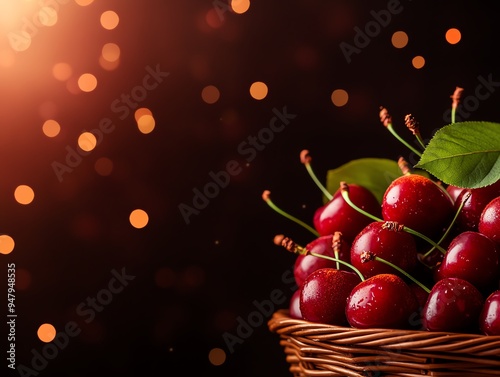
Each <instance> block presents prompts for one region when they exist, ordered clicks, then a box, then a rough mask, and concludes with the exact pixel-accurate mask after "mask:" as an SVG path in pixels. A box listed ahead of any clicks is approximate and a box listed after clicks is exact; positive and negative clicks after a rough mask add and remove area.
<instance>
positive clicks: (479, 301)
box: [422, 278, 484, 333]
mask: <svg viewBox="0 0 500 377" xmlns="http://www.w3.org/2000/svg"><path fill="white" fill-rule="evenodd" d="M483 303H484V298H483V295H482V294H481V292H479V290H478V289H477V288H476V287H475V286H474V285H472V284H471V283H469V282H468V281H467V280H464V279H460V278H444V279H441V280H439V281H438V282H436V284H434V286H433V287H432V289H431V292H430V293H429V297H428V298H427V302H426V303H425V306H424V308H423V310H422V322H423V327H424V328H425V329H426V330H428V331H447V332H464V333H465V332H473V333H476V332H478V331H479V314H480V313H481V310H482V308H483Z"/></svg>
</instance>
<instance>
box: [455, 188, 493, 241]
mask: <svg viewBox="0 0 500 377" xmlns="http://www.w3.org/2000/svg"><path fill="white" fill-rule="evenodd" d="M466 195H470V196H469V197H468V198H465V196H466ZM498 196H500V180H499V181H497V182H496V183H494V184H492V185H489V186H485V187H479V188H475V189H464V190H463V191H462V192H461V193H460V195H459V196H458V198H457V200H456V201H455V209H456V210H457V209H458V207H459V205H460V203H462V201H464V200H465V201H464V205H463V207H462V210H461V211H460V213H459V214H458V217H457V221H456V228H457V230H458V231H459V232H463V231H466V230H474V231H477V230H478V226H479V219H480V217H481V214H482V212H483V210H484V208H485V207H486V205H487V204H488V203H489V202H491V201H492V200H493V199H495V198H496V197H498ZM464 198H465V199H464Z"/></svg>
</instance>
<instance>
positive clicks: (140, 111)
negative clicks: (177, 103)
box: [134, 107, 153, 122]
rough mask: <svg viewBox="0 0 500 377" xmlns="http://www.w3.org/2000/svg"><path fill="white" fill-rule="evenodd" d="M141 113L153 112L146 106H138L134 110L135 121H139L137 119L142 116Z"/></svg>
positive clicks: (150, 113)
mask: <svg viewBox="0 0 500 377" xmlns="http://www.w3.org/2000/svg"><path fill="white" fill-rule="evenodd" d="M143 115H153V113H152V112H151V110H149V109H148V108H147V107H139V108H138V109H137V110H135V112H134V117H135V121H136V122H139V119H140V118H141V117H142V116H143Z"/></svg>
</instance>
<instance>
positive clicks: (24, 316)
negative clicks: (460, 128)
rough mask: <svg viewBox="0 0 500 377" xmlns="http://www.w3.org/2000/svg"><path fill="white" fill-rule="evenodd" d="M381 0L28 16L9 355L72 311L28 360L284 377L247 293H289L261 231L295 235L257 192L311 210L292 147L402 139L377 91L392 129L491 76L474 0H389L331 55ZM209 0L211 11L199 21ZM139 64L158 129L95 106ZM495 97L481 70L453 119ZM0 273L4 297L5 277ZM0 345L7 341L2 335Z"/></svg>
mask: <svg viewBox="0 0 500 377" xmlns="http://www.w3.org/2000/svg"><path fill="white" fill-rule="evenodd" d="M390 3H391V4H392V2H387V1H372V2H369V3H368V2H360V1H349V2H347V1H325V0H323V1H319V0H307V1H306V0H303V1H302V0H294V1H257V0H254V1H252V2H251V5H250V9H249V10H248V11H247V12H246V13H244V14H241V15H239V14H235V13H233V12H231V11H228V10H227V9H226V8H225V4H227V3H226V1H225V0H221V1H216V2H211V1H187V0H182V1H181V0H176V1H174V0H144V1H127V2H124V1H97V2H95V3H94V4H92V5H90V6H88V7H80V6H77V5H76V4H74V3H73V2H69V3H68V4H64V5H61V7H60V10H59V13H58V16H59V22H58V24H57V25H56V26H55V27H53V28H50V29H49V28H47V29H43V30H40V33H39V34H38V35H37V36H36V38H34V39H33V44H32V46H31V47H30V49H29V50H27V51H25V52H22V53H17V54H16V64H15V65H14V66H13V67H10V68H9V69H6V68H0V80H1V81H0V96H1V97H0V99H1V101H0V117H1V118H0V232H1V233H6V234H8V235H10V236H12V237H13V238H14V240H15V241H16V247H15V249H14V251H13V252H12V253H11V254H8V255H0V259H1V268H0V271H1V272H2V275H3V276H6V273H7V272H6V270H7V264H8V263H15V264H16V266H17V268H18V269H19V270H22V271H23V274H21V273H19V274H18V283H19V285H20V286H21V287H22V289H19V290H18V291H17V294H16V310H17V313H18V319H17V327H16V331H17V333H16V359H17V360H16V362H17V365H20V364H23V365H26V366H28V367H31V363H32V359H33V350H35V351H38V352H42V349H43V347H44V343H42V342H40V341H39V340H38V339H37V336H36V331H37V328H38V326H39V325H40V324H42V323H45V322H48V323H51V324H53V325H54V326H55V327H56V329H57V330H58V331H64V327H65V325H66V324H67V323H68V322H69V321H75V322H76V323H77V324H78V326H79V328H80V330H81V333H80V334H79V335H78V336H76V337H73V338H71V339H70V342H69V344H68V345H67V347H65V348H64V349H63V350H59V351H58V354H57V356H56V357H55V358H54V359H53V360H50V361H49V363H48V365H47V366H46V367H45V368H43V370H41V371H40V376H44V375H45V376H59V375H61V376H62V375H64V376H71V377H79V376H90V375H95V373H97V372H100V373H103V374H109V375H123V376H143V375H146V374H148V373H150V374H152V373H153V372H154V371H157V372H156V373H160V374H161V375H178V374H179V373H181V374H192V373H197V374H202V373H211V374H212V375H218V376H259V377H262V376H288V375H290V374H289V372H288V366H287V364H286V361H285V358H284V354H283V352H282V349H281V347H280V345H279V339H278V337H277V335H276V334H273V333H271V332H270V331H269V330H268V328H267V325H266V322H267V319H268V318H269V317H268V316H267V314H269V313H267V314H266V315H262V316H261V317H259V314H258V313H259V312H258V309H257V306H256V304H255V302H257V303H262V302H264V301H265V300H269V299H270V298H271V296H272V294H273V293H272V292H273V291H275V290H279V291H281V292H283V295H284V296H285V297H287V300H288V298H289V296H290V295H291V292H292V291H291V288H292V286H293V284H292V283H291V282H290V279H286V277H287V276H288V277H289V275H287V272H290V269H291V265H292V263H293V260H294V256H293V255H288V254H286V252H285V251H284V250H282V249H280V248H277V247H276V246H275V245H273V242H272V240H273V237H274V235H275V234H277V233H284V234H287V235H289V236H291V237H293V238H294V239H295V240H296V241H297V242H299V243H301V244H305V243H307V242H309V241H310V240H311V235H310V234H309V233H307V231H305V230H304V229H302V228H300V227H299V226H297V225H296V224H293V223H291V222H289V221H288V220H286V219H284V218H283V217H281V216H279V215H278V214H276V213H275V212H273V211H272V210H271V209H270V208H269V207H268V206H267V205H266V204H265V203H264V202H263V201H262V199H261V194H262V192H263V190H266V189H269V190H271V192H272V198H273V200H274V202H275V203H276V204H277V205H279V206H280V207H281V208H283V209H285V210H287V211H288V212H290V213H292V214H293V215H295V216H297V217H298V218H301V219H302V220H304V221H306V222H309V223H310V222H311V219H312V215H313V213H314V210H315V209H316V208H317V207H318V206H320V205H321V203H322V196H321V192H320V191H319V190H318V188H317V187H316V186H315V185H314V183H313V182H312V180H311V179H310V177H309V176H308V174H307V172H306V170H305V168H304V166H303V165H302V164H301V163H300V161H299V154H300V151H301V150H303V149H309V150H310V151H311V154H312V156H313V167H314V169H315V172H316V174H317V176H318V177H320V178H321V179H323V178H324V177H325V176H326V172H327V171H328V169H332V168H335V167H338V166H340V165H341V164H343V163H345V162H347V161H349V160H351V159H355V158H361V157H384V158H390V159H396V158H397V157H398V156H400V155H404V156H409V154H408V151H407V150H406V149H405V148H404V146H402V145H401V144H399V143H398V142H397V141H396V140H395V139H394V138H393V137H392V136H391V135H390V134H389V133H388V132H387V131H386V130H385V129H384V128H383V127H382V126H381V124H380V122H379V118H378V111H379V106H381V105H383V106H386V107H387V108H388V109H389V111H390V112H391V113H392V115H393V119H394V124H395V127H396V128H398V129H399V130H400V133H401V134H402V135H405V136H408V135H407V134H406V133H405V130H404V116H405V115H406V114H408V113H412V114H413V115H414V116H415V117H416V118H417V119H418V121H419V123H420V126H421V130H422V134H423V136H424V138H429V137H430V136H431V135H432V132H433V131H434V130H436V129H437V128H439V127H441V126H443V125H444V124H446V123H448V121H449V119H446V116H445V113H446V111H447V110H449V108H450V105H451V101H450V98H449V97H450V95H451V94H452V93H453V91H454V89H455V87H456V86H461V87H463V88H464V89H465V91H464V97H467V96H469V95H471V96H475V90H476V88H477V87H478V86H479V85H481V81H479V80H478V77H480V76H481V77H483V78H485V79H488V77H489V76H491V77H490V78H492V80H493V81H495V82H497V81H500V73H499V67H500V65H499V61H498V58H497V57H496V56H497V55H498V52H497V51H496V50H497V49H498V46H499V41H500V40H499V33H498V24H497V22H498V15H497V13H496V11H494V10H493V8H492V5H490V3H488V2H472V1H469V2H465V1H464V2H452V1H440V2H431V1H405V0H401V2H400V7H402V11H401V12H400V13H398V14H393V15H392V17H391V20H390V22H389V23H388V25H387V26H385V27H382V28H381V30H380V33H378V34H377V35H376V36H374V37H373V38H371V40H370V43H369V44H368V45H367V46H366V47H364V48H362V49H361V51H360V53H359V54H353V55H352V56H351V58H352V62H351V63H348V62H347V61H346V59H345V56H344V55H343V53H342V51H341V49H340V47H339V46H340V44H341V43H342V42H345V43H349V44H351V45H354V38H355V35H356V30H355V28H356V27H357V28H360V29H362V30H363V29H364V28H365V26H366V25H367V23H369V22H370V21H372V20H373V14H372V13H370V12H371V11H376V12H378V11H381V10H385V9H387V7H388V4H390ZM107 9H112V10H114V11H116V12H117V13H118V14H119V16H120V24H119V26H118V27H117V28H116V30H113V31H105V30H103V29H102V28H100V26H99V15H100V14H101V13H102V12H103V11H104V10H107ZM217 11H218V12H219V13H217ZM207 14H208V15H209V17H212V18H211V20H212V21H213V22H215V23H216V24H218V27H215V28H214V27H210V26H209V25H208V24H207V21H206V20H207V18H206V17H207ZM214 17H215V18H214ZM452 27H455V28H458V29H459V30H460V31H461V33H462V39H461V41H460V42H459V43H458V44H457V45H450V44H448V43H447V42H446V40H445V33H446V31H447V30H448V29H449V28H452ZM398 30H402V31H405V32H406V33H407V34H408V36H409V44H408V45H407V46H406V47H405V48H403V49H396V48H394V47H393V46H392V45H391V36H392V34H393V33H394V32H395V31H398ZM109 41H112V42H115V43H117V44H118V45H119V46H120V47H121V59H120V61H121V63H120V66H119V68H118V69H116V70H114V71H111V72H105V71H103V70H102V69H100V68H99V66H98V64H97V59H96V57H98V55H99V51H100V48H101V46H102V44H103V43H106V42H109ZM2 43H4V45H2V48H7V47H6V46H7V44H6V42H5V40H3V42H2ZM416 55H422V56H423V57H424V58H425V59H426V64H425V66H424V67H423V68H422V69H415V68H414V67H413V66H412V64H411V59H412V58H413V57H414V56H416ZM60 60H63V61H68V62H70V63H71V64H72V66H73V68H74V71H75V74H76V73H78V72H96V76H98V80H99V84H98V88H97V89H96V90H95V91H94V92H92V93H81V94H77V95H74V94H70V93H68V91H67V89H66V88H65V86H64V85H63V84H61V83H60V82H56V81H55V80H54V79H53V78H52V76H51V73H50V70H51V67H52V65H53V64H54V63H55V62H57V61H60ZM147 66H150V67H152V68H154V67H156V66H159V67H160V69H161V71H163V72H169V76H168V77H166V78H165V79H164V81H163V82H162V83H161V84H160V85H159V86H158V87H157V88H156V89H154V90H152V91H150V92H148V96H147V98H146V99H145V100H144V102H142V103H141V104H140V106H145V107H148V108H149V109H150V110H151V111H152V112H153V114H154V117H155V119H156V128H155V130H154V131H153V132H152V133H151V134H148V135H142V134H140V133H139V132H138V130H137V127H136V126H135V122H134V119H133V116H132V115H131V116H129V117H127V118H125V119H124V120H120V119H119V118H118V116H117V114H116V112H113V111H112V110H111V108H110V104H111V103H112V102H113V101H114V100H115V99H116V98H119V96H120V95H121V94H122V93H130V91H131V90H132V89H133V88H134V87H136V86H137V85H140V84H141V82H142V79H143V77H144V75H145V73H146V71H145V67H147ZM254 81H263V82H265V83H266V84H267V86H268V87H269V94H268V95H267V97H266V98H265V99H263V100H260V101H258V100H255V99H253V98H251V96H250V95H249V92H248V90H249V86H250V84H251V83H252V82H254ZM206 85H215V86H217V88H218V89H219V90H220V93H221V97H220V99H219V101H217V102H216V103H215V104H207V103H205V102H204V101H203V100H202V98H201V91H202V89H203V88H204V87H205V86H206ZM337 88H341V89H344V90H346V91H347V92H348V93H349V102H348V103H347V105H346V106H344V107H340V108H339V107H335V106H334V105H333V104H332V101H331V99H330V96H331V93H332V91H333V90H335V89H337ZM481 93H483V92H481ZM499 99H500V94H499V93H498V91H497V87H492V91H491V93H490V96H489V97H488V98H487V99H484V100H480V101H477V102H470V103H477V104H478V106H475V108H474V111H471V112H470V115H469V117H468V118H467V119H468V120H490V121H498V120H499V119H500V116H499V112H498V103H499ZM47 101H48V102H47ZM471 101H472V100H471ZM47 103H48V104H49V105H47ZM44 104H45V105H44ZM285 106H286V109H287V111H288V112H289V113H291V114H294V115H296V118H295V119H293V120H291V121H290V124H289V125H287V126H286V128H285V130H284V131H282V132H281V133H276V134H275V135H274V139H273V140H272V141H271V142H269V143H268V144H266V145H265V148H263V150H261V151H258V152H257V153H256V154H255V158H254V159H253V160H252V161H251V163H250V164H249V165H248V166H247V165H245V164H246V162H247V161H245V158H248V155H243V154H242V153H240V152H241V150H238V147H239V145H240V144H241V143H243V142H245V141H247V140H248V138H249V137H252V136H257V135H258V133H259V131H260V130H262V129H263V128H265V127H268V125H269V122H270V120H271V118H272V117H273V116H274V114H273V109H274V108H276V109H279V110H282V109H283V107H285ZM41 108H42V109H43V108H45V109H46V108H49V110H50V111H49V113H50V114H51V115H53V117H55V118H57V119H58V121H59V122H60V123H61V125H62V131H61V134H60V135H59V136H58V137H56V138H54V139H49V138H47V137H46V136H44V135H43V133H42V132H41V125H42V123H43V117H42V116H41V111H40V109H41ZM106 117H109V118H110V119H112V120H113V123H114V125H115V126H116V129H115V130H114V131H113V132H112V133H110V134H107V135H105V137H104V139H103V141H102V143H100V144H99V145H98V146H97V147H96V149H95V150H94V151H92V152H91V153H90V154H88V155H87V156H85V157H83V159H82V161H81V163H80V164H79V165H78V166H77V167H76V168H74V170H73V171H72V172H71V173H68V174H65V175H64V180H63V181H62V182H59V180H58V179H57V177H56V175H55V174H54V170H53V167H52V163H53V162H54V161H59V162H64V159H65V155H66V153H67V150H66V149H65V148H66V147H67V146H68V145H69V146H72V147H74V148H76V139H77V137H78V135H79V134H80V133H81V132H82V130H91V129H93V128H96V127H97V126H98V125H99V122H100V120H101V119H103V118H106ZM462 120H466V119H462ZM99 157H107V158H110V159H111V160H112V161H113V163H114V169H113V172H112V174H111V175H110V176H107V177H102V176H99V175H98V174H96V172H95V170H94V163H95V161H96V160H97V159H98V158H99ZM232 160H235V161H238V163H239V164H240V166H243V169H242V172H241V173H240V174H237V175H235V176H233V177H232V178H231V181H230V183H229V184H228V185H227V186H226V187H224V188H221V189H220V192H219V194H218V195H216V196H215V197H214V198H212V199H210V201H209V203H208V204H207V205H206V208H203V209H202V210H201V211H200V212H199V214H197V215H192V216H191V217H190V218H189V220H190V223H189V224H187V223H186V222H185V221H184V219H183V217H182V215H181V213H180V211H179V205H180V204H181V203H184V204H186V205H190V206H192V205H193V203H192V200H193V196H194V192H193V189H199V190H203V189H204V187H206V185H207V183H209V182H211V180H212V178H211V177H210V175H209V173H210V172H214V173H218V172H221V171H224V170H225V169H226V164H227V163H228V162H229V161H232ZM19 184H28V185H30V186H31V187H32V188H33V189H34V190H35V200H34V202H33V203H32V204H30V205H27V206H23V205H20V204H18V203H17V202H15V200H14V197H13V190H14V189H15V187H16V186H17V185H19ZM135 208H142V209H144V210H145V211H146V212H147V213H148V215H149V223H148V225H147V226H146V227H145V228H143V229H135V228H133V227H132V226H131V225H130V223H129V222H128V216H129V214H130V212H131V211H132V210H133V209H135ZM122 268H125V270H126V272H127V274H129V275H132V276H134V277H135V278H134V279H133V280H131V281H130V282H129V284H128V285H127V286H126V287H125V288H124V289H123V291H122V292H120V293H118V294H115V295H113V297H112V301H111V302H110V303H109V305H107V306H105V307H104V309H103V310H102V311H101V312H99V313H97V312H96V313H95V314H96V316H95V319H93V320H92V321H90V323H85V321H84V319H85V317H82V316H79V315H78V314H77V311H76V308H77V307H78V305H79V304H80V303H82V302H85V301H86V300H87V297H95V296H96V295H97V294H98V293H99V292H100V291H101V290H102V289H104V288H107V286H108V283H109V281H110V279H111V278H112V276H113V275H112V271H113V270H116V271H122ZM284 274H285V275H284ZM284 276H285V277H284ZM2 280H3V281H5V280H6V278H0V281H2ZM0 290H2V291H3V292H5V293H2V295H3V297H5V296H6V291H7V287H6V286H5V287H4V288H0ZM286 306H287V302H285V303H283V304H280V305H275V307H273V308H272V309H273V310H276V309H278V308H280V307H286ZM2 312H5V313H6V306H5V309H2ZM249 317H252V318H257V319H258V318H262V321H261V323H260V324H258V325H256V326H252V329H251V330H250V331H249V333H248V334H246V335H245V337H244V339H243V338H242V337H239V339H240V340H241V342H240V343H238V344H234V349H230V347H228V344H227V343H226V341H225V337H226V338H227V337H228V334H229V336H238V326H239V325H240V323H241V321H246V322H248V319H249ZM4 329H5V332H4V334H6V331H7V327H6V326H5V327H4ZM240 335H241V334H240ZM247 335H248V336H247ZM0 344H1V346H0V349H2V350H4V349H6V347H7V345H8V342H7V340H6V335H5V336H2V337H1V339H0ZM214 348H221V349H222V350H224V352H225V353H226V360H225V362H224V363H223V365H220V366H214V365H211V363H210V361H209V358H208V355H209V352H210V350H212V349H214ZM4 355H5V354H4ZM2 360H3V361H2V363H3V365H1V366H0V367H1V368H2V369H3V370H6V371H7V372H10V370H9V369H8V368H7V366H6V364H7V362H6V361H5V359H4V358H2ZM175 370H178V371H179V370H180V372H174V371H175ZM1 373H2V375H3V374H4V371H2V372H1ZM15 374H19V373H16V372H13V375H15Z"/></svg>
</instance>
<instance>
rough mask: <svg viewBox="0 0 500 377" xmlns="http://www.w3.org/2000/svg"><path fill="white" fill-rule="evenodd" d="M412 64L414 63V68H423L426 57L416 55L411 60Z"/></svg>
mask: <svg viewBox="0 0 500 377" xmlns="http://www.w3.org/2000/svg"><path fill="white" fill-rule="evenodd" d="M411 64H412V65H413V67H414V68H416V69H420V68H423V67H424V65H425V59H424V57H423V56H420V55H418V56H415V57H414V58H413V59H412V60H411Z"/></svg>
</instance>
